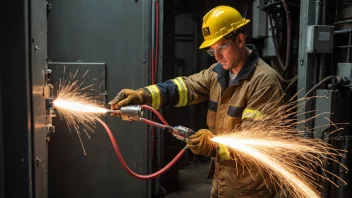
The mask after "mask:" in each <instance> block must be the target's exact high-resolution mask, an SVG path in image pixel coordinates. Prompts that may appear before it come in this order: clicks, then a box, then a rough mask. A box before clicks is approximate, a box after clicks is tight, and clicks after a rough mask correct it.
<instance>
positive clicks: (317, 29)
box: [307, 25, 334, 54]
mask: <svg viewBox="0 0 352 198" xmlns="http://www.w3.org/2000/svg"><path fill="white" fill-rule="evenodd" d="M333 43H334V26H330V25H312V26H308V29H307V52H308V53H317V54H331V53H332V52H333Z"/></svg>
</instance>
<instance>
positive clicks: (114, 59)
mask: <svg viewBox="0 0 352 198" xmlns="http://www.w3.org/2000/svg"><path fill="white" fill-rule="evenodd" d="M49 2H50V3H52V5H53V9H52V12H51V14H50V17H49V20H48V58H49V59H50V60H51V61H52V62H77V61H78V60H81V61H82V62H104V63H106V67H107V68H106V69H107V71H106V74H107V75H106V78H107V83H106V86H107V87H106V88H107V93H108V95H107V101H109V100H111V99H113V98H114V97H115V96H116V94H117V93H118V92H119V91H120V90H121V89H123V88H130V89H136V88H139V87H142V86H146V85H147V84H148V68H149V65H150V59H149V56H150V54H151V51H150V26H151V24H150V23H151V20H150V15H151V13H150V8H151V1H150V0H144V1H115V0H104V1H96V0H77V1H70V0H62V1H49ZM107 124H108V125H109V127H110V128H111V130H112V131H113V133H114V136H115V138H116V140H117V144H118V145H119V148H120V150H121V152H122V154H123V156H124V158H125V161H126V163H127V164H128V165H129V166H130V168H131V169H132V170H134V171H135V172H137V173H140V174H146V173H148V172H150V168H151V167H150V166H148V164H149V160H150V133H149V132H148V130H147V129H148V127H147V126H146V125H145V124H142V123H131V122H123V121H121V120H120V119H118V118H115V117H110V116H108V117H107ZM58 133H59V131H56V134H55V135H54V136H53V137H52V141H55V140H54V139H55V138H56V137H58V136H56V135H58ZM60 133H67V131H63V132H62V131H61V132H60ZM97 135H101V136H105V137H106V134H105V132H104V133H102V134H97ZM73 137H74V136H73V135H72V138H73ZM96 140H97V139H96V137H92V138H91V140H90V142H91V143H92V144H93V142H94V146H95V147H96V148H97V149H99V150H101V151H102V152H100V153H97V152H94V151H88V153H87V156H84V155H83V153H82V150H81V149H80V150H77V151H76V150H72V149H70V148H72V147H76V146H77V144H79V142H77V141H75V142H74V143H70V144H67V145H66V146H65V147H63V148H62V152H63V153H62V155H71V152H78V153H80V155H77V156H80V158H79V159H77V158H76V159H70V161H66V162H65V163H67V165H70V164H71V165H72V164H73V163H74V162H75V161H76V160H79V161H81V162H82V163H80V164H79V166H70V167H69V166H66V168H65V169H59V168H57V169H53V170H49V171H50V172H56V173H55V174H56V175H57V178H55V177H54V178H51V177H50V173H49V180H55V179H57V181H59V180H60V177H66V175H67V174H70V173H72V172H73V173H74V172H76V171H77V172H79V173H80V175H79V176H78V177H77V180H76V181H77V183H75V184H74V185H73V186H67V185H66V187H67V188H61V189H58V188H60V184H58V187H55V188H56V190H55V188H53V186H51V187H50V186H49V190H55V191H51V192H49V197H62V196H58V194H59V193H64V194H65V197H67V198H70V197H84V196H85V195H86V196H85V197H106V198H109V197H149V196H150V194H151V193H150V181H146V180H138V179H135V178H133V177H132V176H131V175H129V174H128V173H127V172H126V171H125V170H124V169H123V168H122V167H121V165H120V162H119V161H118V159H117V157H116V154H115V153H114V151H113V149H112V147H111V143H110V142H109V141H108V140H106V141H105V142H102V143H96ZM58 141H62V142H65V141H66V140H65V139H61V140H58ZM49 155H50V156H49V158H50V162H51V159H54V158H55V155H51V153H49ZM86 158H89V159H86ZM83 159H85V160H83ZM56 160H58V159H56ZM88 161H92V162H94V163H95V164H96V165H99V166H96V167H100V168H99V169H91V166H89V164H88ZM85 184H89V185H85Z"/></svg>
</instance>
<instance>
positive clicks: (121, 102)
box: [109, 89, 146, 110]
mask: <svg viewBox="0 0 352 198" xmlns="http://www.w3.org/2000/svg"><path fill="white" fill-rule="evenodd" d="M145 102H146V98H145V92H144V91H143V90H142V89H138V90H132V89H123V90H121V91H120V92H119V93H118V94H117V96H116V97H115V98H114V99H113V100H111V101H110V102H109V105H110V107H111V109H113V110H117V109H120V108H121V107H122V106H125V105H129V104H145Z"/></svg>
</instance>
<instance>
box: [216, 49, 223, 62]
mask: <svg viewBox="0 0 352 198" xmlns="http://www.w3.org/2000/svg"><path fill="white" fill-rule="evenodd" d="M220 58H222V54H221V53H220V52H218V51H217V50H216V51H215V60H219V59H220Z"/></svg>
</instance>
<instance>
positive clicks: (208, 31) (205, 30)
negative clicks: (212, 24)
mask: <svg viewBox="0 0 352 198" xmlns="http://www.w3.org/2000/svg"><path fill="white" fill-rule="evenodd" d="M209 35H210V29H209V27H205V28H203V36H209Z"/></svg>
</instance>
